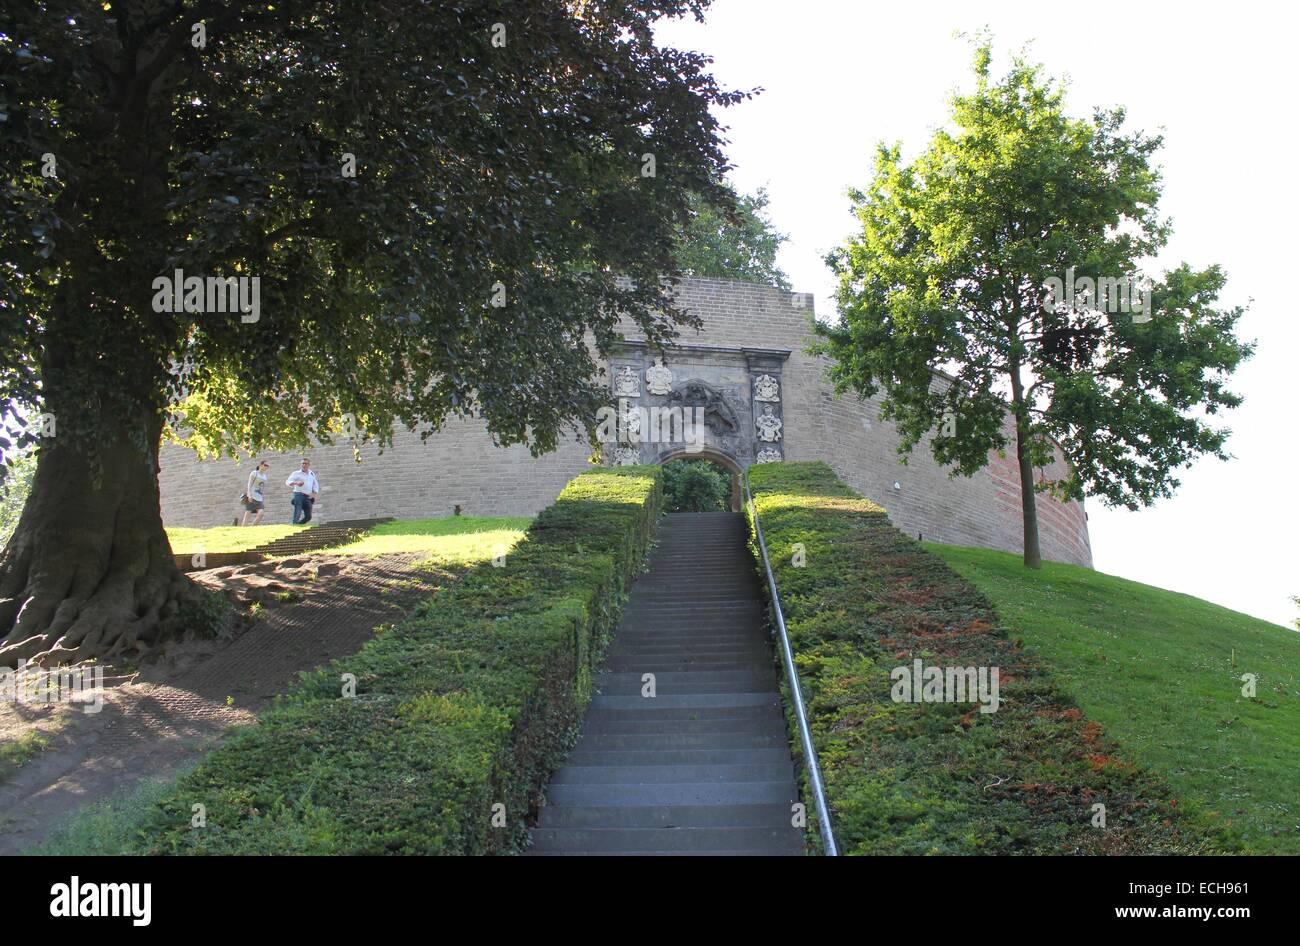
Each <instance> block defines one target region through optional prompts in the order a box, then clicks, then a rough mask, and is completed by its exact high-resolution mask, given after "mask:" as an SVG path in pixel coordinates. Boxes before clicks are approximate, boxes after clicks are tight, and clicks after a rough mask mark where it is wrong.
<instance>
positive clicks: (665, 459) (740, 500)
mask: <svg viewBox="0 0 1300 946" xmlns="http://www.w3.org/2000/svg"><path fill="white" fill-rule="evenodd" d="M674 460H708V461H710V462H712V463H716V464H718V465H719V466H721V467H723V468H725V469H726V471H727V473H729V474H730V476H731V500H730V503H731V511H732V512H740V511H741V509H742V508H744V503H745V490H744V489H743V488H742V486H741V485H740V476H741V474H742V473H743V472H744V471H743V470H742V469H741V468H740V464H739V463H737V462H736V458H735V457H729V456H727V455H726V454H725V453H720V452H718V451H717V450H710V449H708V448H707V447H706V448H704V449H703V450H698V451H696V452H694V453H692V452H690V451H689V450H685V449H676V450H666V451H664V453H663V454H661V455H660V456H659V457H657V458H656V459H655V462H656V463H658V464H659V465H660V466H663V465H664V464H665V463H672V462H673V461H674Z"/></svg>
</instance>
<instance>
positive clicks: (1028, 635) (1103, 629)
mask: <svg viewBox="0 0 1300 946" xmlns="http://www.w3.org/2000/svg"><path fill="white" fill-rule="evenodd" d="M927 548H932V549H933V550H934V551H935V553H936V554H938V555H940V556H942V557H943V559H944V560H945V561H946V562H947V563H948V564H949V566H951V567H952V568H953V569H954V570H955V571H957V572H958V573H959V574H961V575H962V576H964V577H965V578H966V579H967V580H969V581H971V582H972V583H973V584H974V585H975V586H976V587H978V588H979V589H980V590H981V591H982V592H984V594H985V595H987V596H988V597H989V598H990V599H991V600H992V601H993V604H994V607H996V608H997V610H998V613H999V614H1000V615H1001V616H1002V618H1003V620H1004V621H1006V622H1007V623H1008V624H1009V625H1010V626H1011V627H1013V628H1014V629H1015V633H1016V635H1017V636H1019V637H1020V638H1022V639H1023V640H1024V642H1025V644H1026V645H1027V646H1028V647H1030V648H1032V649H1033V650H1034V651H1035V652H1037V653H1038V654H1039V655H1041V656H1042V658H1043V659H1044V660H1045V661H1047V662H1048V663H1049V664H1050V666H1051V667H1052V671H1053V673H1054V675H1055V676H1056V677H1057V679H1058V680H1059V681H1060V682H1061V684H1062V686H1063V687H1065V688H1066V689H1067V690H1068V691H1069V693H1070V695H1071V697H1072V698H1073V699H1075V700H1077V701H1078V703H1079V706H1080V708H1081V709H1082V710H1083V711H1084V712H1085V713H1087V714H1088V715H1089V716H1090V717H1092V718H1093V719H1096V720H1097V722H1099V723H1101V724H1102V725H1103V726H1105V727H1106V729H1107V731H1108V732H1110V733H1111V734H1112V735H1113V736H1114V737H1115V738H1116V739H1117V740H1118V741H1119V742H1120V743H1121V744H1122V745H1123V746H1124V747H1125V749H1126V751H1128V752H1129V753H1131V754H1132V755H1133V756H1134V757H1135V758H1136V759H1137V761H1139V762H1141V763H1144V764H1146V765H1147V766H1149V767H1150V768H1152V769H1153V770H1155V771H1158V772H1160V773H1161V774H1162V775H1163V776H1164V777H1166V778H1167V779H1168V781H1169V782H1170V783H1171V784H1172V785H1173V786H1174V789H1175V790H1176V791H1177V792H1178V795H1179V797H1180V798H1181V797H1186V798H1188V799H1191V800H1194V801H1195V802H1196V803H1197V805H1198V807H1200V808H1202V809H1203V810H1205V811H1206V812H1207V814H1209V815H1211V816H1213V817H1217V818H1220V819H1222V820H1224V821H1226V822H1228V823H1229V824H1230V825H1231V827H1232V829H1233V830H1235V831H1237V832H1239V833H1240V834H1241V836H1242V838H1243V840H1244V842H1245V844H1246V846H1247V847H1248V848H1249V849H1250V850H1251V851H1253V852H1258V853H1267V854H1295V853H1300V825H1298V823H1297V822H1300V804H1298V802H1300V799H1297V795H1298V794H1300V774H1297V765H1298V763H1297V760H1298V759H1300V699H1297V697H1298V696H1300V634H1297V633H1295V632H1294V631H1290V630H1288V629H1286V628H1283V627H1279V626H1278V625H1275V624H1270V623H1269V622H1267V621H1263V620H1260V619H1258V618H1253V617H1250V616H1249V615H1246V614H1241V613H1239V612H1236V611H1231V610H1229V609H1227V608H1223V607H1220V606H1219V605H1216V604H1212V603H1210V602H1208V601H1203V600H1201V599H1200V598H1195V597H1192V596H1191V595H1185V594H1180V593H1179V592H1176V591H1168V590H1166V589H1164V588H1156V587H1153V586H1151V585H1144V584H1140V583H1139V582H1135V581H1129V580H1128V579H1125V578H1120V577H1118V576H1115V575H1107V574H1104V573H1102V572H1098V571H1094V570H1092V569H1090V568H1084V567H1082V566H1079V565H1066V564H1061V563H1056V562H1044V563H1043V567H1042V569H1041V570H1036V571H1034V570H1028V569H1025V568H1024V567H1022V566H1021V564H1020V556H1018V555H1012V554H1009V553H1007V552H997V551H993V550H990V549H975V548H965V547H962V546H957V545H933V546H932V545H930V544H929V543H927ZM1245 673H1251V674H1253V675H1254V677H1255V683H1256V695H1255V696H1253V697H1247V696H1245V695H1243V693H1242V689H1243V681H1242V675H1243V674H1245Z"/></svg>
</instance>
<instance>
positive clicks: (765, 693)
mask: <svg viewBox="0 0 1300 946" xmlns="http://www.w3.org/2000/svg"><path fill="white" fill-rule="evenodd" d="M746 538H747V531H746V525H745V520H744V517H743V516H741V515H740V514H737V513H722V512H720V513H675V514H671V515H668V516H666V517H665V518H664V519H663V521H662V522H661V524H660V527H659V544H658V547H657V548H656V549H655V551H654V552H653V553H652V555H651V558H650V570H649V572H648V573H647V574H645V575H642V576H641V577H640V578H639V579H638V580H637V582H636V584H635V585H634V587H633V589H632V594H631V597H630V599H629V601H628V603H627V607H626V609H625V611H624V612H623V617H622V620H621V622H620V623H619V626H618V629H617V630H616V632H615V635H614V640H613V643H612V645H611V647H610V649H609V652H608V653H607V655H606V658H605V663H604V667H603V669H602V672H601V673H600V674H599V675H598V676H597V677H596V692H597V695H596V696H595V697H594V698H593V700H592V703H591V706H590V708H589V709H588V712H587V716H586V719H585V720H584V722H583V726H582V734H581V737H580V738H579V741H578V744H577V745H576V746H575V748H574V750H573V752H571V753H570V755H569V758H568V760H567V762H566V764H565V765H564V767H563V768H561V769H560V770H559V771H558V772H556V773H555V776H554V777H553V778H552V779H551V783H550V786H549V788H548V789H547V796H546V804H545V805H544V806H543V807H542V809H541V812H540V813H539V816H538V819H537V826H536V828H534V830H533V833H532V838H533V843H532V847H530V848H529V850H528V852H527V853H528V854H530V855H566V854H568V855H573V854H597V855H610V854H667V855H685V854H700V855H710V854H712V855H719V854H754V855H776V854H787V855H792V854H802V853H803V852H804V844H803V831H802V829H799V828H795V827H792V826H791V821H792V819H793V810H792V806H793V805H794V804H795V802H797V801H798V791H797V789H796V787H795V780H794V765H793V763H792V761H791V756H790V747H789V742H788V739H787V735H786V724H785V717H784V713H783V711H782V707H781V697H780V693H779V691H778V689H777V676H776V665H775V662H774V660H773V654H772V647H771V643H770V639H769V635H768V631H767V622H766V615H765V608H766V602H765V600H764V598H763V594H762V589H761V586H760V585H759V582H758V578H757V576H756V574H755V569H754V561H753V557H752V556H751V555H750V554H749V551H748V549H747V548H746V546H745V542H746ZM647 673H648V674H653V675H654V682H655V687H656V695H655V696H654V697H648V696H643V695H642V691H643V686H644V682H643V675H644V674H647Z"/></svg>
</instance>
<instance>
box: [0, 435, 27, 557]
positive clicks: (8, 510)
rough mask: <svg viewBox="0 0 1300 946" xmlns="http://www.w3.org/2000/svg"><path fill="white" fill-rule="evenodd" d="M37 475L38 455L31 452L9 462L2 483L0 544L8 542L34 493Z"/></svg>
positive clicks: (0, 496) (0, 493)
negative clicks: (33, 478) (33, 480)
mask: <svg viewBox="0 0 1300 946" xmlns="http://www.w3.org/2000/svg"><path fill="white" fill-rule="evenodd" d="M35 473H36V455H35V454H34V453H32V452H31V451H27V452H25V453H22V454H19V455H18V456H16V457H13V458H12V459H10V460H9V462H8V475H7V476H6V477H5V478H4V480H3V481H0V543H3V542H8V541H9V536H11V535H13V533H14V529H16V528H18V519H19V517H20V516H22V514H23V506H24V505H25V504H26V502H27V497H28V495H29V494H30V493H31V491H32V476H33V475H34V474H35Z"/></svg>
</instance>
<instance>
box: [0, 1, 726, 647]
mask: <svg viewBox="0 0 1300 946" xmlns="http://www.w3.org/2000/svg"><path fill="white" fill-rule="evenodd" d="M706 6H707V0H608V2H590V0H567V2H565V0H497V2H487V0H459V2H457V0H447V2H443V0H438V2H427V0H367V2H365V3H358V2H354V0H276V2H274V3H270V2H240V0H112V2H107V0H105V2H99V0H96V2H90V0H80V2H77V0H64V2H59V0H38V2H27V3H15V4H5V5H4V11H3V13H0V154H2V155H3V157H2V158H0V160H2V161H3V165H2V168H0V170H2V179H0V268H2V269H3V280H2V281H0V405H2V406H3V409H4V410H5V411H6V414H7V418H6V421H7V422H6V424H5V427H6V428H7V433H6V435H5V439H4V440H3V441H0V448H3V450H4V451H5V455H7V456H13V455H15V453H16V452H17V451H21V450H23V449H25V448H27V447H29V446H30V445H31V444H32V443H33V442H35V443H36V444H37V446H38V453H39V460H38V467H37V470H36V473H35V481H34V485H33V490H32V494H31V499H30V501H29V502H28V503H27V506H26V508H25V511H24V513H23V515H22V518H21V520H20V522H19V524H18V526H17V528H16V529H15V531H14V534H13V536H12V538H11V540H10V541H9V543H8V545H7V546H6V548H5V549H4V552H3V555H0V665H3V664H13V663H14V662H15V661H16V660H18V659H20V658H28V659H33V660H38V661H40V662H42V663H44V664H47V665H48V664H51V663H56V662H60V661H65V660H69V659H79V658H83V657H89V656H102V655H108V656H113V655H118V654H128V655H133V654H135V653H137V652H139V651H141V650H144V649H147V648H149V647H150V646H152V645H153V644H154V643H156V642H158V641H160V640H164V639H166V638H167V637H168V636H169V635H172V634H174V633H176V632H177V631H179V630H181V629H183V627H184V625H185V623H186V620H187V614H189V613H191V611H192V609H191V607H190V605H191V602H192V601H193V600H194V597H195V595H196V594H197V592H196V591H195V589H194V587H193V586H192V584H191V583H190V582H188V580H187V579H186V578H185V577H184V576H183V574H182V573H181V572H179V571H178V570H177V569H176V568H175V567H174V565H173V560H172V555H171V549H170V547H169V545H168V541H167V537H166V534H165V533H164V531H163V527H162V523H161V520H160V514H159V496H158V485H157V472H158V453H159V443H160V440H161V439H162V438H163V436H164V435H165V433H166V432H167V431H168V430H169V429H170V428H171V427H172V426H173V425H175V424H179V425H181V426H183V428H184V429H185V430H186V432H187V434H188V435H189V436H190V440H191V442H192V443H194V444H195V445H196V446H198V447H200V448H203V449H206V450H211V451H217V452H224V453H233V452H235V451H237V450H240V449H242V450H260V449H264V448H282V449H287V448H292V447H295V446H305V445H308V444H309V443H311V442H313V441H322V442H331V441H332V440H333V439H335V438H336V437H338V436H339V435H340V433H341V432H343V431H345V430H346V432H347V433H350V434H355V433H356V432H358V431H364V432H365V434H364V436H368V437H372V438H375V439H377V440H378V441H379V442H380V443H381V444H382V443H384V442H386V441H387V440H388V439H389V438H390V436H391V433H392V431H393V430H394V429H395V428H396V427H397V426H398V425H403V426H405V427H407V428H412V429H419V430H421V431H425V432H427V431H431V430H434V429H436V428H437V427H438V426H439V424H440V423H442V422H443V421H444V420H445V419H446V418H447V417H448V416H449V415H450V414H474V415H477V416H481V417H483V418H484V419H485V420H486V423H487V425H488V427H489V428H490V430H491V431H492V433H493V434H494V436H495V437H496V438H497V440H498V441H499V442H500V443H502V444H508V443H526V444H528V445H530V446H531V447H532V448H533V449H534V450H535V451H544V450H547V449H548V448H550V447H552V446H553V445H554V444H555V443H556V440H557V438H558V437H559V436H561V435H562V434H563V433H564V431H565V430H566V429H569V428H572V429H574V430H581V429H583V428H584V427H587V426H588V425H589V424H590V423H592V420H591V419H592V418H594V416H595V411H596V408H597V407H598V405H599V404H600V403H601V401H602V399H603V397H604V395H603V394H602V391H601V385H600V380H599V378H598V377H597V376H596V374H595V372H594V368H593V362H592V359H591V357H590V343H592V342H594V344H595V346H597V347H598V348H603V347H604V346H606V345H608V344H609V343H610V342H611V341H612V339H613V336H614V332H615V327H616V323H617V318H618V316H619V314H620V313H621V314H623V315H626V316H628V317H630V318H631V319H633V320H634V321H635V322H636V323H637V324H638V325H639V326H640V328H641V329H642V330H643V331H644V332H645V334H646V335H647V336H648V337H649V338H650V339H651V340H652V341H664V340H667V339H668V338H670V337H671V336H672V335H673V333H674V332H675V330H676V326H677V325H678V324H681V323H683V322H685V321H688V320H687V319H686V317H685V316H684V315H683V313H681V312H680V311H678V310H677V309H676V308H675V307H674V306H673V304H672V301H671V298H670V295H669V290H670V288H671V283H672V281H673V279H674V277H675V274H676V273H678V272H680V268H679V267H678V265H677V263H676V262H675V249H676V246H675V235H676V234H677V233H679V232H680V231H681V229H682V228H683V227H684V226H686V224H687V222H688V220H689V219H690V208H691V201H692V200H694V199H697V198H698V196H701V195H702V196H703V197H704V198H705V199H708V200H710V201H714V202H717V203H720V204H722V205H723V206H725V205H726V204H727V203H728V201H729V200H730V198H729V196H728V194H727V193H725V192H724V191H723V189H722V188H721V187H720V185H719V184H718V183H717V182H719V181H721V180H722V179H723V174H724V173H725V171H726V170H727V165H726V161H725V157H724V155H723V153H722V150H721V149H722V143H723V142H722V140H721V137H720V132H721V129H720V126H719V124H718V122H717V119H716V118H715V116H714V114H713V113H712V112H711V107H713V106H725V105H728V104H731V103H734V102H735V101H738V100H739V99H740V98H743V97H744V95H745V94H747V93H740V92H732V91H726V90H723V89H721V88H719V87H718V85H717V84H716V83H715V81H714V80H713V79H712V77H711V76H710V74H709V61H708V59H707V58H706V57H703V56H701V55H699V54H696V53H690V52H683V51H678V50H675V49H671V48H665V47H663V46H661V45H659V44H657V43H656V41H655V36H654V32H653V28H654V25H655V23H656V22H657V21H659V20H660V19H661V18H663V17H674V16H682V15H693V16H696V17H700V16H702V15H703V11H704V9H705V7H706ZM693 195H694V196H693ZM177 271H180V273H181V274H182V275H183V276H184V277H185V278H186V279H192V278H193V277H198V278H200V279H202V280H205V282H204V284H203V285H204V287H205V289H206V287H207V286H208V285H209V284H208V283H207V282H206V280H208V279H209V277H211V278H212V285H214V286H215V287H216V289H218V290H223V287H227V286H234V285H236V284H235V283H225V282H220V283H218V282H217V281H216V280H218V279H221V280H228V279H234V280H240V279H248V280H251V279H252V278H254V277H256V279H257V284H256V286H257V290H258V292H257V307H256V310H255V311H248V310H247V309H245V310H241V311H234V312H230V311H227V312H220V311H218V312H212V311H208V309H210V308H211V307H212V306H213V305H214V302H213V299H214V298H217V296H216V295H214V296H213V297H206V296H204V297H201V296H200V294H199V293H194V294H193V296H192V297H191V296H189V295H188V294H186V295H184V296H182V297H181V301H182V305H181V306H180V308H181V310H182V311H168V310H169V309H173V308H175V307H174V306H172V305H169V304H168V303H169V298H168V297H169V294H170V293H169V291H168V290H165V289H164V290H162V291H160V290H159V289H158V288H157V286H158V284H157V283H156V280H158V279H160V278H163V277H167V278H171V277H173V276H174V275H175V274H176V273H177ZM182 285H183V286H184V284H182ZM243 285H244V287H245V295H244V296H243V297H242V298H241V301H242V303H243V304H244V305H246V306H251V297H252V287H253V285H254V284H253V283H252V282H251V281H250V282H246V283H244V284H243ZM173 298H174V297H173ZM231 304H232V305H233V304H234V302H233V301H232V303H231ZM195 309H199V310H201V311H193V310H195ZM160 310H161V311H160ZM344 419H346V421H345V420H344Z"/></svg>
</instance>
